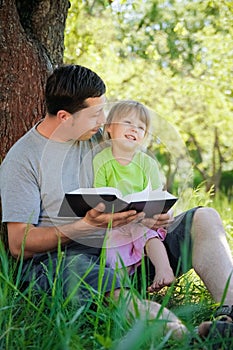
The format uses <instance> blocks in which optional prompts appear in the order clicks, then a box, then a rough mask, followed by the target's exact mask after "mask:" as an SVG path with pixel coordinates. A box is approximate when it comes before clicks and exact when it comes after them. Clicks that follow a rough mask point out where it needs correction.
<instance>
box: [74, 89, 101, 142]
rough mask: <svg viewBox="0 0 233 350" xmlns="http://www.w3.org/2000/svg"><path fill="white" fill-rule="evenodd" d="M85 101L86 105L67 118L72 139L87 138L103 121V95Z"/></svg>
mask: <svg viewBox="0 0 233 350" xmlns="http://www.w3.org/2000/svg"><path fill="white" fill-rule="evenodd" d="M85 102H86V103H87V106H88V107H87V108H84V109H82V110H81V111H79V112H77V113H74V114H73V115H71V117H70V120H69V123H70V131H71V138H72V139H73V140H80V141H85V140H89V139H90V138H91V137H92V136H93V135H94V134H96V133H97V131H98V130H99V128H100V127H101V126H102V125H103V124H104V123H105V114H104V110H103V108H104V103H105V96H104V95H102V96H100V97H90V98H88V99H86V101H85Z"/></svg>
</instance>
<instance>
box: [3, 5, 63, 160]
mask: <svg viewBox="0 0 233 350" xmlns="http://www.w3.org/2000/svg"><path fill="white" fill-rule="evenodd" d="M68 8H69V1H68V0H16V1H15V0H0V52H1V58H0V65H1V78H0V111H1V112H0V113H1V114H0V138H1V145H0V157H1V160H2V159H3V158H4V157H5V155H6V153H7V151H8V150H9V148H10V147H11V146H12V145H13V144H14V143H15V142H16V141H17V140H18V139H19V138H20V137H21V136H22V135H23V134H24V133H25V132H26V131H27V130H28V129H30V128H31V127H32V125H34V124H35V123H36V122H37V121H38V120H39V119H41V118H42V117H43V116H44V114H45V105H44V98H43V96H44V87H45V82H46V79H47V76H48V74H49V72H50V71H51V70H52V69H53V68H54V66H55V65H57V64H58V65H59V64H61V63H62V61H63V51H64V29H65V21H66V17H67V12H68Z"/></svg>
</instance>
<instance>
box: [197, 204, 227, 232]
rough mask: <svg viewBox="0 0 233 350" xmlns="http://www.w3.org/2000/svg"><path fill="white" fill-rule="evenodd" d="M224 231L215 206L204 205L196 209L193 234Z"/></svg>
mask: <svg viewBox="0 0 233 350" xmlns="http://www.w3.org/2000/svg"><path fill="white" fill-rule="evenodd" d="M219 231H223V225H222V220H221V217H220V215H219V213H218V212H217V211H216V210H215V209H214V208H209V207H202V208H198V209H197V210H196V211H195V214H194V217H193V223H192V236H196V235H197V234H198V233H200V234H207V235H208V234H209V235H211V234H212V233H216V232H219Z"/></svg>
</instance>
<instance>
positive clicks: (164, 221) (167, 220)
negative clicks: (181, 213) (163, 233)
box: [141, 210, 174, 230]
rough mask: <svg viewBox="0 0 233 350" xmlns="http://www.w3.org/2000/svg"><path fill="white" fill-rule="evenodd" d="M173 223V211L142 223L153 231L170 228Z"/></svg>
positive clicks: (146, 219) (144, 220)
mask: <svg viewBox="0 0 233 350" xmlns="http://www.w3.org/2000/svg"><path fill="white" fill-rule="evenodd" d="M173 221H174V217H173V211H172V210H170V211H169V212H167V213H165V214H158V215H154V216H153V218H145V219H143V220H142V221H141V223H142V224H143V225H145V226H147V227H149V228H151V229H153V230H157V229H158V228H159V227H164V228H167V227H169V226H170V225H171V224H172V223H173Z"/></svg>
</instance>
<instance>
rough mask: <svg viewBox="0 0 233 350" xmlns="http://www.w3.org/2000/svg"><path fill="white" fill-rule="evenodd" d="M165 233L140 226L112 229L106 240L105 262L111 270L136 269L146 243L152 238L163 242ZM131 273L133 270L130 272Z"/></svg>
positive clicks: (160, 229) (130, 225)
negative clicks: (130, 267)
mask: <svg viewBox="0 0 233 350" xmlns="http://www.w3.org/2000/svg"><path fill="white" fill-rule="evenodd" d="M166 234H167V231H166V230H165V229H163V228H159V229H158V230H157V231H154V230H151V229H148V228H146V227H145V226H143V225H142V224H139V223H137V224H131V223H130V224H128V225H125V226H123V227H120V228H115V229H112V230H110V231H109V232H108V234H107V239H106V248H107V251H106V261H107V264H108V265H109V266H111V267H112V268H116V267H118V268H122V267H123V266H125V267H128V266H132V267H136V266H138V265H140V263H141V260H142V257H143V256H144V255H145V252H144V247H145V244H146V242H147V241H148V240H149V239H152V238H158V239H160V240H162V241H163V240H164V239H165V237H166ZM131 273H133V269H132V272H131Z"/></svg>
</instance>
